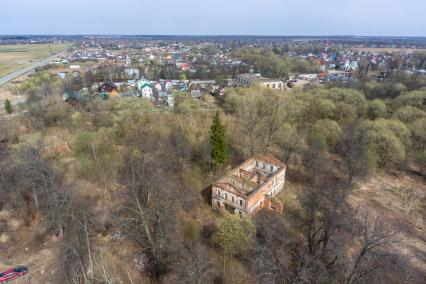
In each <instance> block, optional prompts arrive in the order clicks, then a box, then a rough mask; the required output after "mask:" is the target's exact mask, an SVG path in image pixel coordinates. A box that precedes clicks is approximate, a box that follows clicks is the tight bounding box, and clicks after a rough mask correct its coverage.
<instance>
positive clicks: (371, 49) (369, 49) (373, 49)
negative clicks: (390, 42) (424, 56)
mask: <svg viewBox="0 0 426 284" xmlns="http://www.w3.org/2000/svg"><path fill="white" fill-rule="evenodd" d="M351 49H353V50H356V51H362V52H386V51H387V52H391V53H394V52H397V53H405V52H408V53H413V52H415V51H422V52H426V49H415V48H392V47H389V48H387V47H354V48H351Z"/></svg>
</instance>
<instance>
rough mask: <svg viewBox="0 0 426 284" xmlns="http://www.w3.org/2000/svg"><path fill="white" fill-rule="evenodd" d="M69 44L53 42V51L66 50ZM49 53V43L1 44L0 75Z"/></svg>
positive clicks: (51, 46)
mask: <svg viewBox="0 0 426 284" xmlns="http://www.w3.org/2000/svg"><path fill="white" fill-rule="evenodd" d="M67 46H68V44H51V45H50V48H51V50H52V52H53V53H56V52H59V51H62V50H64V49H65V48H67ZM48 55H49V45H48V44H20V45H0V77H2V76H4V75H7V74H9V73H11V72H13V71H15V70H17V69H18V68H20V67H24V66H27V65H29V64H30V62H31V61H34V60H39V59H42V58H44V57H47V56H48Z"/></svg>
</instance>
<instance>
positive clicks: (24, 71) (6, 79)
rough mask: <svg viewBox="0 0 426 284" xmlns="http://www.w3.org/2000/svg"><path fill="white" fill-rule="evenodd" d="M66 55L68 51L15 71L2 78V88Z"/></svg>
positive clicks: (0, 82)
mask: <svg viewBox="0 0 426 284" xmlns="http://www.w3.org/2000/svg"><path fill="white" fill-rule="evenodd" d="M65 54H66V51H65V50H64V51H62V52H59V53H57V54H55V55H52V56H50V57H48V58H45V59H42V60H40V61H38V62H36V63H34V64H33V65H31V66H28V67H24V68H21V69H18V70H16V71H14V72H12V73H10V74H8V75H6V76H4V77H1V78H0V86H1V85H4V84H6V83H7V82H9V81H11V80H13V79H15V78H16V77H19V76H21V75H25V74H28V73H30V72H32V71H34V69H35V68H37V67H42V66H44V65H47V64H48V63H49V62H51V61H53V59H55V58H56V57H58V56H64V55H65Z"/></svg>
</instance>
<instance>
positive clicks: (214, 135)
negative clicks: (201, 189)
mask: <svg viewBox="0 0 426 284" xmlns="http://www.w3.org/2000/svg"><path fill="white" fill-rule="evenodd" d="M210 143H211V146H212V151H211V158H212V160H213V163H214V165H215V166H221V165H224V164H225V163H226V162H227V161H228V147H227V145H226V142H225V128H224V127H223V125H222V123H221V121H220V117H219V112H216V114H215V116H214V118H213V124H212V126H211V128H210Z"/></svg>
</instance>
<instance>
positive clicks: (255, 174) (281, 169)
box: [212, 155, 286, 217]
mask: <svg viewBox="0 0 426 284" xmlns="http://www.w3.org/2000/svg"><path fill="white" fill-rule="evenodd" d="M285 172H286V166H285V165H284V164H283V163H282V162H281V161H279V160H278V159H276V158H274V157H272V156H268V155H259V156H254V157H252V158H250V159H248V160H247V161H245V162H244V163H242V164H241V165H239V166H238V167H237V168H235V169H233V170H232V171H230V172H229V173H228V174H227V175H225V176H223V177H222V178H220V179H219V180H218V181H217V182H215V183H213V185H212V206H213V208H215V209H225V210H227V211H229V212H231V213H233V214H239V215H240V216H241V217H247V216H251V215H253V214H255V213H256V212H257V211H258V210H260V209H261V208H270V209H274V210H277V211H282V205H281V204H280V203H279V202H276V201H275V200H274V198H273V197H274V196H276V195H277V194H278V193H279V192H280V191H281V190H282V189H283V187H284V181H285Z"/></svg>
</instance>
